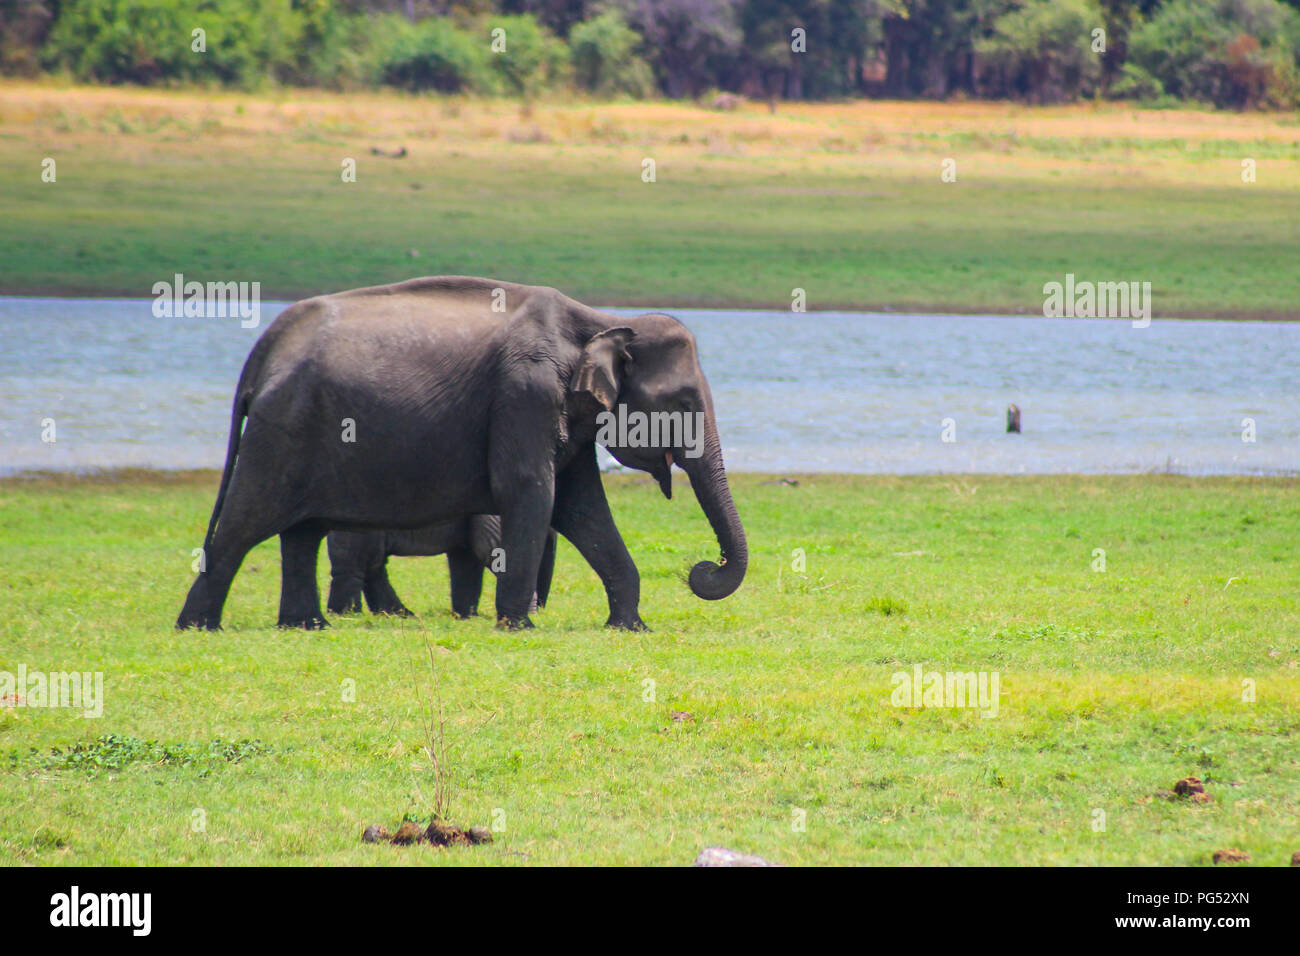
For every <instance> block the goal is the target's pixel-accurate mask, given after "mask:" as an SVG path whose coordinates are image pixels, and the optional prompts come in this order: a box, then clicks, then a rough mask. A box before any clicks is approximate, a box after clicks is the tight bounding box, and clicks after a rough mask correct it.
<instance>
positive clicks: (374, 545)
mask: <svg viewBox="0 0 1300 956" xmlns="http://www.w3.org/2000/svg"><path fill="white" fill-rule="evenodd" d="M325 543H326V547H327V549H328V551H329V556H330V596H329V600H328V601H327V602H326V607H327V608H329V610H330V611H331V612H332V613H334V614H347V613H349V612H352V611H360V610H361V597H362V595H363V594H364V595H365V598H366V606H367V607H369V608H370V612H371V613H372V614H395V615H399V616H401V617H412V616H414V615H412V614H411V611H410V610H409V609H408V608H407V607H406V605H405V604H403V603H402V599H401V598H399V597H398V596H397V592H396V591H394V590H393V585H392V584H391V583H390V582H389V580H388V559H389V558H390V557H418V556H425V555H434V554H445V555H446V556H447V568H448V570H449V572H450V576H451V610H452V613H454V614H455V615H456V616H457V617H460V618H466V617H474V616H475V615H476V614H478V601H479V597H480V595H482V593H483V569H484V568H488V569H493V568H500V567H501V561H500V560H498V559H502V558H504V554H505V553H504V551H499V550H498V549H499V548H500V547H501V519H500V518H499V517H497V516H496V515H470V516H468V517H466V518H460V519H458V520H456V521H441V522H439V523H438V524H434V525H429V526H428V527H427V528H414V529H412V530H409V531H331V532H330V533H329V536H328V537H327V538H326V539H325ZM554 571H555V532H554V531H548V532H547V534H546V545H545V547H544V548H543V549H542V562H541V565H540V566H539V567H538V571H537V587H536V591H535V593H534V596H533V601H532V604H531V606H530V608H529V610H532V609H534V608H540V607H546V599H547V598H548V597H549V596H550V593H551V576H552V574H553V573H554ZM493 573H496V572H495V571H494V572H493Z"/></svg>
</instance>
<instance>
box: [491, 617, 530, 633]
mask: <svg viewBox="0 0 1300 956" xmlns="http://www.w3.org/2000/svg"><path fill="white" fill-rule="evenodd" d="M534 626H535V625H534V624H533V622H532V621H530V620H529V619H528V615H527V614H524V615H521V616H520V617H506V616H504V615H502V616H501V617H498V618H497V627H499V628H501V630H503V631H526V630H528V629H529V628H532V627H534Z"/></svg>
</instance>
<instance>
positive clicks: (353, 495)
mask: <svg viewBox="0 0 1300 956" xmlns="http://www.w3.org/2000/svg"><path fill="white" fill-rule="evenodd" d="M613 412H617V415H618V418H619V421H620V422H623V423H627V422H633V427H631V428H624V427H621V426H620V427H619V428H618V429H616V430H614V431H613V432H612V433H611V432H610V431H609V429H608V425H609V422H610V417H609V414H608V413H613ZM603 413H604V414H603ZM647 417H649V418H650V419H651V420H652V421H654V422H669V423H671V421H673V420H674V419H675V420H677V421H679V422H683V423H685V424H686V425H689V424H690V423H691V422H695V423H696V426H697V432H696V438H695V439H692V440H689V441H688V438H689V435H688V433H687V432H686V431H685V430H684V428H679V429H669V428H662V427H654V428H652V429H650V432H649V433H648V434H647V432H646V430H645V429H644V428H640V427H637V425H639V424H641V423H644V422H645V421H646V420H647ZM245 419H247V421H246V423H245ZM241 424H242V425H243V427H242V428H241ZM598 432H603V437H602V439H601V440H602V443H603V444H605V445H606V447H607V448H608V449H609V451H610V453H611V454H612V455H613V456H614V457H615V458H616V459H618V460H619V461H620V462H622V463H623V464H625V465H627V466H628V467H631V468H636V469H640V470H642V471H646V472H649V473H650V474H651V475H653V476H654V477H655V478H656V479H657V480H658V481H659V484H660V487H661V488H662V489H663V492H664V494H665V496H669V497H671V495H672V475H671V471H670V469H671V467H672V466H673V465H674V464H676V465H678V466H679V467H680V468H682V469H683V470H684V471H686V473H687V475H688V476H689V477H690V479H691V485H692V487H693V488H694V490H695V494H696V497H697V499H698V500H699V503H700V506H701V508H702V509H703V510H704V514H705V515H706V516H707V518H708V519H709V523H710V524H711V525H712V527H713V530H714V533H715V534H716V536H717V539H718V543H719V545H720V548H721V552H722V556H721V561H720V562H718V563H716V564H715V563H713V562H710V561H701V562H700V563H698V564H696V565H695V566H694V567H693V568H691V572H690V576H689V579H688V580H689V585H690V588H691V590H692V591H693V592H694V593H695V594H696V595H697V596H699V597H701V598H705V599H707V600H717V599H720V598H724V597H726V596H728V595H729V594H731V593H733V592H734V591H735V590H736V589H737V588H738V587H740V584H741V581H742V580H743V579H744V577H745V570H746V567H747V565H748V561H749V554H748V549H747V546H746V543H745V532H744V528H743V527H742V525H741V521H740V517H739V515H738V514H737V512H736V506H735V504H734V502H733V501H732V498H731V492H730V488H729V486H728V483H727V474H726V470H725V468H724V466H723V461H722V448H721V445H720V444H719V441H718V432H717V425H716V420H715V417H714V412H713V397H712V395H711V393H710V392H709V385H708V382H707V381H706V380H705V378H704V373H703V371H702V370H701V369H700V362H699V356H698V354H697V349H696V344H695V338H694V336H692V335H691V333H690V332H689V331H688V330H687V329H686V328H685V326H683V325H682V324H681V323H680V322H678V321H677V320H676V319H674V318H672V317H670V316H667V315H663V314H660V313H650V314H647V315H640V316H637V317H636V318H630V319H622V318H618V317H616V316H613V315H610V314H609V313H606V312H601V311H598V310H596V309H592V308H589V307H587V306H585V305H582V304H581V303H579V302H575V301H574V300H573V299H570V298H568V297H567V296H564V295H562V294H560V293H559V292H557V291H555V290H554V289H549V288H541V287H534V286H522V285H515V284H512V283H507V282H496V281H493V280H491V279H476V278H468V277H464V276H450V277H438V278H425V279H413V280H411V281H408V282H403V283H399V284H396V285H388V286H376V287H373V288H367V289H358V290H354V291H351V292H341V293H338V294H335V295H327V296H321V297H318V298H313V299H306V300H304V301H302V302H298V303H295V304H294V305H292V306H290V307H289V308H288V309H286V310H285V311H284V312H283V313H282V314H281V315H280V316H279V317H278V318H277V319H276V320H275V321H274V322H273V323H272V324H271V325H270V326H269V327H268V328H267V330H266V332H265V333H264V334H263V335H262V337H261V338H260V339H259V340H258V341H257V343H256V344H255V345H254V346H253V350H252V352H251V353H250V355H249V357H248V361H247V362H246V363H245V365H244V370H243V373H242V374H241V375H240V379H239V386H238V388H237V390H236V393H235V400H234V407H233V410H232V412H231V423H230V442H229V446H228V449H227V453H226V464H225V469H224V470H223V472H222V476H221V485H220V488H219V490H218V492H217V500H216V504H215V505H214V507H213V511H212V519H211V521H210V522H209V525H208V532H207V535H206V537H205V539H204V546H203V547H204V550H203V562H202V564H201V570H200V572H199V575H198V577H197V579H196V580H195V581H194V584H193V586H192V587H191V588H190V591H189V595H188V596H187V597H186V600H185V606H184V608H182V610H181V613H180V616H179V617H178V618H177V621H176V624H177V627H181V628H185V627H203V628H210V629H216V628H219V627H220V626H221V612H222V607H223V605H224V604H225V600H226V595H227V593H228V592H229V590H230V585H231V581H232V580H233V579H234V576H235V573H236V572H237V571H238V569H239V565H240V563H241V562H242V561H243V559H244V556H245V555H246V554H247V553H248V551H249V550H250V549H251V548H252V547H253V546H254V545H256V544H257V543H258V542H260V541H264V540H265V539H267V538H269V537H271V536H272V535H279V536H280V554H281V567H282V570H281V575H282V579H281V590H280V614H279V623H280V625H281V626H284V627H305V628H317V627H324V626H326V621H325V619H324V617H323V616H322V614H321V610H320V594H319V591H318V589H317V586H316V560H317V555H318V552H319V549H320V541H321V538H322V537H324V535H325V534H326V533H327V532H328V531H330V530H334V529H342V530H351V531H357V530H380V529H387V528H418V527H421V526H424V525H429V524H433V523H434V522H437V521H445V520H451V519H455V518H460V517H463V516H465V515H470V514H498V515H500V516H501V543H502V547H503V548H504V550H505V552H506V558H507V569H506V571H505V572H504V573H503V574H502V575H501V577H500V578H499V580H498V582H497V592H496V611H497V621H498V624H499V625H501V626H504V627H511V628H514V627H531V626H532V622H531V621H530V620H529V618H528V608H529V603H530V600H531V598H532V594H533V591H534V586H535V583H536V581H537V576H538V567H539V564H540V563H541V560H542V551H543V548H544V546H545V542H546V533H547V529H548V528H552V527H553V528H554V529H555V530H556V531H558V532H559V533H560V534H562V535H564V536H565V537H566V538H568V539H569V540H570V541H571V542H572V543H573V544H574V546H575V547H577V549H578V551H579V552H580V553H581V554H582V556H583V557H584V558H585V559H586V560H587V562H588V563H589V564H590V565H591V566H592V568H593V569H594V570H595V571H596V573H597V575H599V577H600V579H601V582H602V583H603V584H604V586H605V593H606V595H607V597H608V601H609V618H608V620H607V621H606V624H607V625H608V626H611V627H620V628H628V629H632V630H642V629H644V628H645V624H644V623H643V622H642V620H641V616H640V613H639V604H640V590H641V586H640V576H639V575H638V573H637V569H636V565H635V564H633V562H632V558H631V556H630V555H629V554H628V551H627V547H626V546H625V545H624V544H623V539H622V537H621V536H620V535H619V533H618V529H617V528H616V527H615V526H614V519H613V517H612V516H611V515H610V511H609V505H608V503H607V502H606V499H605V491H604V488H603V487H602V485H601V480H600V470H599V468H598V467H597V463H596V439H597V435H598Z"/></svg>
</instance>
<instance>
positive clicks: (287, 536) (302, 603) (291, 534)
mask: <svg viewBox="0 0 1300 956" xmlns="http://www.w3.org/2000/svg"><path fill="white" fill-rule="evenodd" d="M324 537H325V531H324V529H323V528H321V527H319V526H317V525H314V524H310V523H307V524H299V525H295V526H294V527H292V528H289V529H288V530H286V531H282V532H280V575H281V580H280V619H279V621H277V622H276V623H277V624H278V625H279V626H280V627H302V628H306V629H307V630H309V631H314V630H319V629H320V628H324V627H329V622H328V621H326V620H325V617H324V615H323V614H321V609H320V588H319V587H318V586H317V584H316V559H317V557H318V556H319V554H320V543H321V539H322V538H324Z"/></svg>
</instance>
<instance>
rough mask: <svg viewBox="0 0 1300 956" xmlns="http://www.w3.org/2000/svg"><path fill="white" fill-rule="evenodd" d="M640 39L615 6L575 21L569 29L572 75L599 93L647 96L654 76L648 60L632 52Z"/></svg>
mask: <svg viewBox="0 0 1300 956" xmlns="http://www.w3.org/2000/svg"><path fill="white" fill-rule="evenodd" d="M640 42H641V37H640V35H639V34H638V33H637V32H636V31H635V30H633V29H632V28H631V27H629V26H628V25H627V21H626V20H624V19H623V16H622V14H620V13H619V12H618V11H617V10H607V11H606V12H605V13H602V14H601V15H600V16H598V17H595V18H593V19H591V20H586V21H584V22H582V23H578V24H575V25H574V27H573V29H572V30H571V31H570V32H569V52H570V57H571V58H572V61H573V73H574V79H575V80H576V82H577V83H578V85H579V86H581V87H583V88H584V89H587V90H591V91H592V92H593V93H598V94H600V95H602V96H610V95H614V94H618V93H624V94H627V95H629V96H635V97H637V98H641V97H645V96H649V95H650V93H651V92H653V90H654V76H653V74H652V73H651V72H650V64H648V63H646V61H645V60H643V59H641V57H639V56H637V54H636V48H637V46H638V45H639V44H640Z"/></svg>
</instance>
